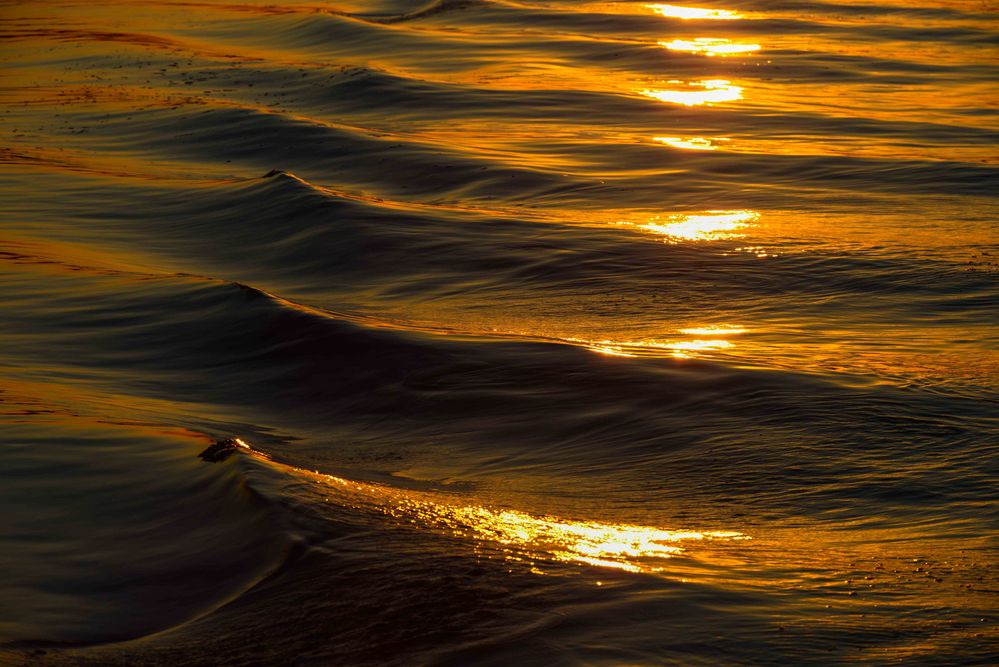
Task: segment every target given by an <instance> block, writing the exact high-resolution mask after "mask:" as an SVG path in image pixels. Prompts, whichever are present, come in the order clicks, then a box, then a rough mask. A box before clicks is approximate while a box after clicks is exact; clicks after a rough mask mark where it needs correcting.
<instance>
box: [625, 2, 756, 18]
mask: <svg viewBox="0 0 999 667" xmlns="http://www.w3.org/2000/svg"><path fill="white" fill-rule="evenodd" d="M645 6H646V7H648V8H649V9H651V10H652V11H654V12H655V13H657V14H661V15H662V16H667V17H669V18H672V19H714V20H731V19H737V18H741V16H740V15H739V14H737V13H735V12H730V11H728V10H727V9H706V8H704V7H681V6H679V5H659V4H655V5H645Z"/></svg>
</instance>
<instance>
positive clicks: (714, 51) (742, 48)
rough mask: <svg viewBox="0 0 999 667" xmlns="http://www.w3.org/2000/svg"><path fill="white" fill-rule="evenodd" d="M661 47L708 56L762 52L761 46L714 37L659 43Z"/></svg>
mask: <svg viewBox="0 0 999 667" xmlns="http://www.w3.org/2000/svg"><path fill="white" fill-rule="evenodd" d="M659 46H661V47H663V48H665V49H669V50H670V51H686V52H688V53H702V54H704V55H706V56H729V55H733V54H738V53H750V52H752V51H759V50H760V45H759V44H749V43H747V42H743V43H739V42H733V41H732V40H730V39H716V38H714V37H697V38H696V39H693V40H689V39H674V40H673V41H672V42H659Z"/></svg>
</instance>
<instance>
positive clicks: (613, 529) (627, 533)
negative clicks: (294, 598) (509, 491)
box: [302, 471, 750, 573]
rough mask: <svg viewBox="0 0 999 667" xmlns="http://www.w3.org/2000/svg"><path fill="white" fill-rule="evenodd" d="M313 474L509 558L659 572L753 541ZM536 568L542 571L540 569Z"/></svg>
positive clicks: (398, 515) (414, 520)
mask: <svg viewBox="0 0 999 667" xmlns="http://www.w3.org/2000/svg"><path fill="white" fill-rule="evenodd" d="M302 472H304V473H306V474H309V473H307V471H302ZM311 475H312V476H314V478H315V479H316V482H317V483H321V484H324V485H326V486H327V487H336V488H339V489H340V490H341V491H342V492H344V493H345V494H347V495H346V497H345V498H344V499H343V500H344V501H346V502H350V499H351V497H353V498H354V499H355V500H359V499H361V498H363V499H364V501H365V502H364V504H366V505H369V506H373V507H375V508H378V509H379V510H380V511H382V512H384V513H385V514H387V515H389V516H392V517H396V518H398V519H400V520H403V521H405V522H407V523H421V524H423V525H427V526H431V527H436V528H439V529H443V530H446V531H448V532H450V533H453V534H455V535H459V536H463V537H467V538H471V539H474V540H477V541H480V542H483V543H491V544H494V545H498V546H499V547H500V548H501V549H502V550H503V551H506V553H507V558H509V559H510V560H515V561H516V560H520V561H533V560H541V559H546V560H549V561H558V562H567V563H580V564H587V565H596V566H599V567H609V568H615V569H619V570H624V571H627V572H659V571H662V570H663V569H664V567H663V565H662V561H663V559H666V558H670V557H672V556H675V555H677V554H679V553H682V552H683V551H684V547H683V543H684V542H688V541H695V540H748V539H750V538H749V537H747V536H745V535H743V534H742V533H738V532H733V531H693V530H666V529H663V528H654V527H651V526H640V525H632V524H615V523H602V522H598V521H572V520H568V519H562V518H559V517H554V516H538V515H533V514H528V513H526V512H520V511H517V510H511V509H494V508H491V507H485V506H481V505H461V504H458V503H451V502H448V501H446V500H444V499H443V498H438V497H435V495H434V494H430V493H424V492H419V491H413V490H408V489H400V488H395V487H389V486H382V485H378V484H368V483H365V482H355V481H352V480H347V479H343V478H341V477H335V476H333V475H327V474H323V473H318V472H316V473H311ZM531 571H532V572H537V573H541V572H540V570H537V569H532V570H531Z"/></svg>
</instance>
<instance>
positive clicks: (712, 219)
mask: <svg viewBox="0 0 999 667" xmlns="http://www.w3.org/2000/svg"><path fill="white" fill-rule="evenodd" d="M759 217H760V214H759V213H756V212H755V211H748V210H741V211H706V212H704V213H698V214H680V215H674V216H671V217H670V218H668V219H667V221H665V222H660V221H659V220H658V219H655V220H654V221H653V222H650V223H648V224H645V225H641V227H642V228H643V229H648V230H650V231H653V232H656V233H657V234H663V235H665V236H668V237H669V238H670V242H671V243H678V242H680V241H717V240H720V239H729V238H735V237H737V236H739V234H737V233H735V232H736V230H738V229H741V228H743V227H745V226H747V225H748V224H749V223H751V222H753V221H754V220H756V219H757V218H759Z"/></svg>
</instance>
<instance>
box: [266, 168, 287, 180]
mask: <svg viewBox="0 0 999 667" xmlns="http://www.w3.org/2000/svg"><path fill="white" fill-rule="evenodd" d="M283 173H284V172H283V171H281V170H280V169H271V170H270V171H269V172H267V173H266V174H264V178H270V177H272V176H280V175H281V174H283Z"/></svg>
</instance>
